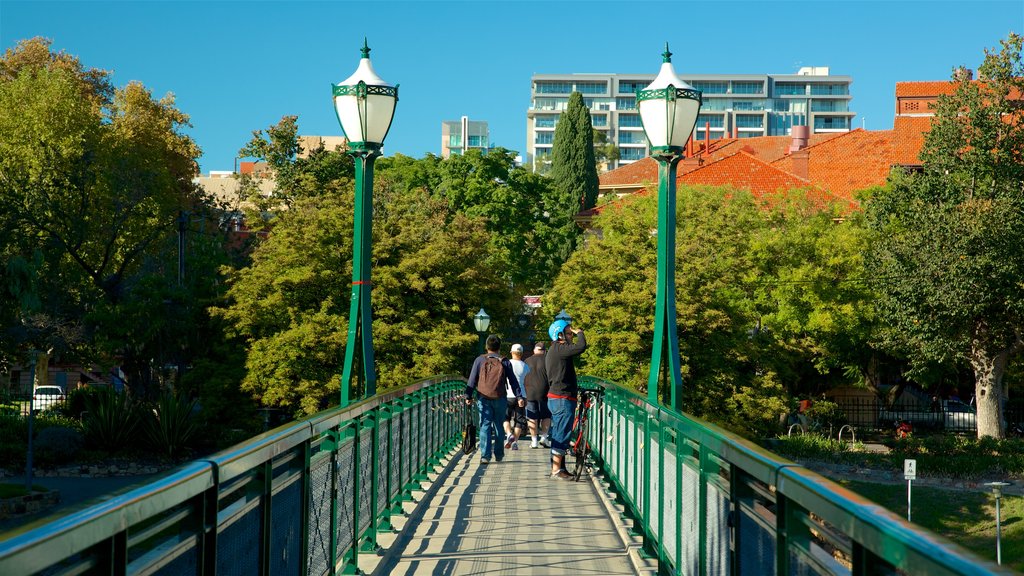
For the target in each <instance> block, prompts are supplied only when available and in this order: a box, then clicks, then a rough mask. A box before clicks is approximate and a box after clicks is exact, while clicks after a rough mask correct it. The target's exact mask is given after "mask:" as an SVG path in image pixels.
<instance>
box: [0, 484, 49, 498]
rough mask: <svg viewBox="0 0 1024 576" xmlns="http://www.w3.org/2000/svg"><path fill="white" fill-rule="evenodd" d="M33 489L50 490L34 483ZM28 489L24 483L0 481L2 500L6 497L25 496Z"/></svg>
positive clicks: (37, 490) (38, 490)
mask: <svg viewBox="0 0 1024 576" xmlns="http://www.w3.org/2000/svg"><path fill="white" fill-rule="evenodd" d="M32 489H33V490H35V491H36V492H49V490H48V489H47V488H46V487H44V486H40V485H38V484H33V485H32ZM26 494H28V491H27V490H25V485H24V484H11V483H6V484H5V483H0V500H3V499H4V498H14V497H16V496H25V495H26Z"/></svg>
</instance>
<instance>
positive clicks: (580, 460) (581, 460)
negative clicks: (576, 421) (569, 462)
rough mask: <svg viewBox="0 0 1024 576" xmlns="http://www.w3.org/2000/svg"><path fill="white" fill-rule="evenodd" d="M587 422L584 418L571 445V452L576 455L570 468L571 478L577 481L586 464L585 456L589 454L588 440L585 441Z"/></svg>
mask: <svg viewBox="0 0 1024 576" xmlns="http://www.w3.org/2000/svg"><path fill="white" fill-rule="evenodd" d="M586 433H587V422H586V420H584V421H583V422H582V423H581V425H580V430H579V435H578V436H576V445H575V446H573V449H572V454H573V456H575V457H576V462H575V463H574V465H573V469H572V478H573V480H576V481H579V479H580V476H581V475H582V474H583V469H584V468H585V467H586V465H587V456H588V455H590V442H588V441H587V437H586Z"/></svg>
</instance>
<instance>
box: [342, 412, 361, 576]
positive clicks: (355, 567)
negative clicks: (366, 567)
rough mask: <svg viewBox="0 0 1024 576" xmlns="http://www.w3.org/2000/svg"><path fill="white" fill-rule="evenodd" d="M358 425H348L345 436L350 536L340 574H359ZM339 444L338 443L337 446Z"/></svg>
mask: <svg viewBox="0 0 1024 576" xmlns="http://www.w3.org/2000/svg"><path fill="white" fill-rule="evenodd" d="M360 424H361V423H360V422H359V421H356V422H352V423H350V425H349V427H348V428H347V432H348V434H347V435H346V436H350V437H351V438H352V490H351V492H352V500H351V501H350V502H348V503H347V504H348V505H349V506H351V507H352V536H351V539H350V541H349V543H348V554H347V555H346V558H345V560H344V566H343V567H342V571H341V573H342V574H358V573H359V495H360V493H361V491H362V489H363V487H362V486H361V485H360V484H361V482H360V481H359V466H360V461H359V459H360V458H361V457H362V454H361V452H362V450H360V449H359V443H360V439H361V437H362V434H363V431H362V430H361V429H360ZM340 444H341V443H340V442H339V446H340Z"/></svg>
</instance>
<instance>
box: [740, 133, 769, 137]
mask: <svg viewBox="0 0 1024 576" xmlns="http://www.w3.org/2000/svg"><path fill="white" fill-rule="evenodd" d="M758 136H764V134H762V133H761V132H740V133H739V134H737V135H736V137H737V138H757V137H758Z"/></svg>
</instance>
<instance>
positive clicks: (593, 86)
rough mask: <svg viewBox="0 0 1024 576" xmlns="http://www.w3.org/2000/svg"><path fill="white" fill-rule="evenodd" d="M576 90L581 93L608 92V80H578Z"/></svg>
mask: <svg viewBox="0 0 1024 576" xmlns="http://www.w3.org/2000/svg"><path fill="white" fill-rule="evenodd" d="M576 91H577V92H579V93H581V94H606V93H607V92H608V83H607V82H577V83H576Z"/></svg>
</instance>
